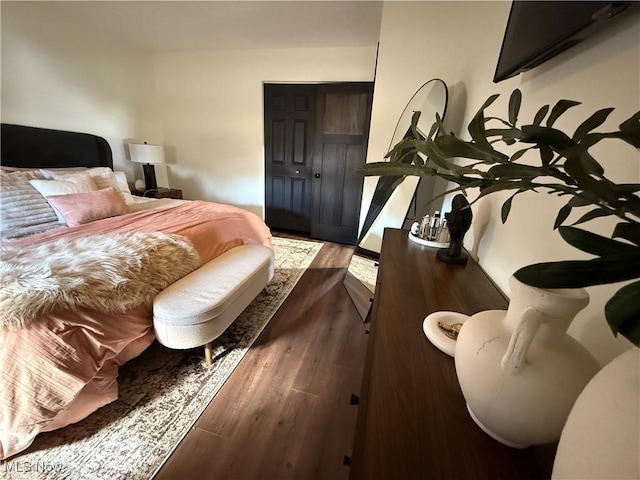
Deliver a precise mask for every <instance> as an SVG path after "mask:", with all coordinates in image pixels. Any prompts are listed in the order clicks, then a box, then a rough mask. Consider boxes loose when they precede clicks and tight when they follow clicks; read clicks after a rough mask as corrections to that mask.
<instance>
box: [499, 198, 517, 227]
mask: <svg viewBox="0 0 640 480" xmlns="http://www.w3.org/2000/svg"><path fill="white" fill-rule="evenodd" d="M515 196H516V194H515V193H514V194H513V195H511V196H510V197H509V198H508V199H507V201H506V202H504V203H503V204H502V223H506V222H507V218H509V212H510V211H511V204H512V203H513V197H515Z"/></svg>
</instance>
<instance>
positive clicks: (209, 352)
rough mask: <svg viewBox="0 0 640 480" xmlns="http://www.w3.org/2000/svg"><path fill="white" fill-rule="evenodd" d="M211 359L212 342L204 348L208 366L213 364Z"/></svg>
mask: <svg viewBox="0 0 640 480" xmlns="http://www.w3.org/2000/svg"><path fill="white" fill-rule="evenodd" d="M211 357H212V351H211V342H209V343H207V344H206V345H205V346H204V358H205V360H206V361H207V365H211V363H212V358H211Z"/></svg>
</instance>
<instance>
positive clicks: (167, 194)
mask: <svg viewBox="0 0 640 480" xmlns="http://www.w3.org/2000/svg"><path fill="white" fill-rule="evenodd" d="M131 194H132V195H136V196H138V197H147V198H177V199H181V198H182V190H180V189H179V188H157V189H154V190H146V191H142V190H132V191H131Z"/></svg>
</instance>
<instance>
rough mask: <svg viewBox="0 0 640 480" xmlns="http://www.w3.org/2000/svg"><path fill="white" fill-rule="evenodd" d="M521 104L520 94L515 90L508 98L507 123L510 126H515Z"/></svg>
mask: <svg viewBox="0 0 640 480" xmlns="http://www.w3.org/2000/svg"><path fill="white" fill-rule="evenodd" d="M521 103H522V92H521V91H520V90H518V89H517V88H516V89H515V90H514V91H513V92H512V93H511V97H510V98H509V122H511V124H512V125H515V124H516V122H517V121H518V113H520V104H521Z"/></svg>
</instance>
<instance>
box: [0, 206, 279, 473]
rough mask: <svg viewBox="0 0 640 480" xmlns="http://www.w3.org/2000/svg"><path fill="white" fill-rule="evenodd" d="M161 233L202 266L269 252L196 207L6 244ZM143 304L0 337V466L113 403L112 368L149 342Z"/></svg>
mask: <svg viewBox="0 0 640 480" xmlns="http://www.w3.org/2000/svg"><path fill="white" fill-rule="evenodd" d="M130 231H136V232H153V231H160V232H165V233H173V234H178V235H184V236H186V237H188V238H189V239H191V241H192V243H193V244H194V246H195V248H196V250H197V251H198V254H199V255H200V257H201V260H202V262H203V263H205V262H207V261H209V260H211V259H213V258H215V257H217V256H218V255H221V254H222V253H224V252H226V251H227V250H229V249H231V248H234V247H236V246H239V245H243V244H247V243H258V244H263V245H266V246H268V247H271V234H270V231H269V229H268V227H267V226H266V225H265V224H264V222H263V221H262V220H261V219H260V218H259V217H257V216H256V215H254V214H252V213H250V212H246V211H244V210H241V209H239V208H236V207H232V206H228V205H221V204H215V203H207V202H200V201H193V202H186V203H183V204H180V205H178V206H175V207H171V208H167V209H155V210H147V211H142V212H138V213H132V214H127V215H122V216H119V217H113V218H108V219H104V220H100V221H97V222H93V223H89V224H86V225H81V226H79V227H74V228H63V229H57V230H54V231H50V232H47V233H44V234H40V235H34V236H32V237H27V238H23V239H20V240H17V241H14V242H12V244H13V245H20V246H26V245H32V244H36V243H43V242H48V241H51V240H55V239H58V238H61V237H63V236H64V237H74V238H75V237H81V236H87V235H94V234H99V233H116V232H130ZM151 308H152V307H151V306H150V305H141V306H139V307H136V308H135V309H132V310H130V311H128V312H126V313H125V314H105V313H100V312H97V311H94V310H89V309H84V308H78V309H74V310H73V311H72V310H60V309H59V310H53V311H51V312H49V313H48V314H45V315H41V316H40V318H38V320H37V321H34V322H31V323H29V324H28V325H27V326H26V327H23V328H21V329H19V330H2V331H0V460H3V459H6V458H8V457H10V456H12V455H15V454H16V453H19V452H21V451H22V450H24V449H26V448H27V447H28V446H29V445H30V444H31V443H32V442H33V439H34V438H35V436H36V435H37V434H38V433H39V432H43V431H50V430H54V429H56V428H61V427H63V426H66V425H68V424H70V423H74V422H77V421H79V420H81V419H83V418H85V417H86V416H87V415H89V414H90V413H92V412H93V411H95V410H96V409H98V408H100V407H101V406H103V405H106V404H107V403H110V402H112V401H114V400H116V398H117V382H116V378H117V372H118V366H119V365H122V364H123V363H124V362H126V361H127V360H130V359H131V358H133V357H135V356H137V355H138V354H140V353H141V352H142V351H143V350H144V349H145V348H146V347H147V346H149V345H150V344H151V342H152V341H153V338H154V336H153V329H152V314H151Z"/></svg>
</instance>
